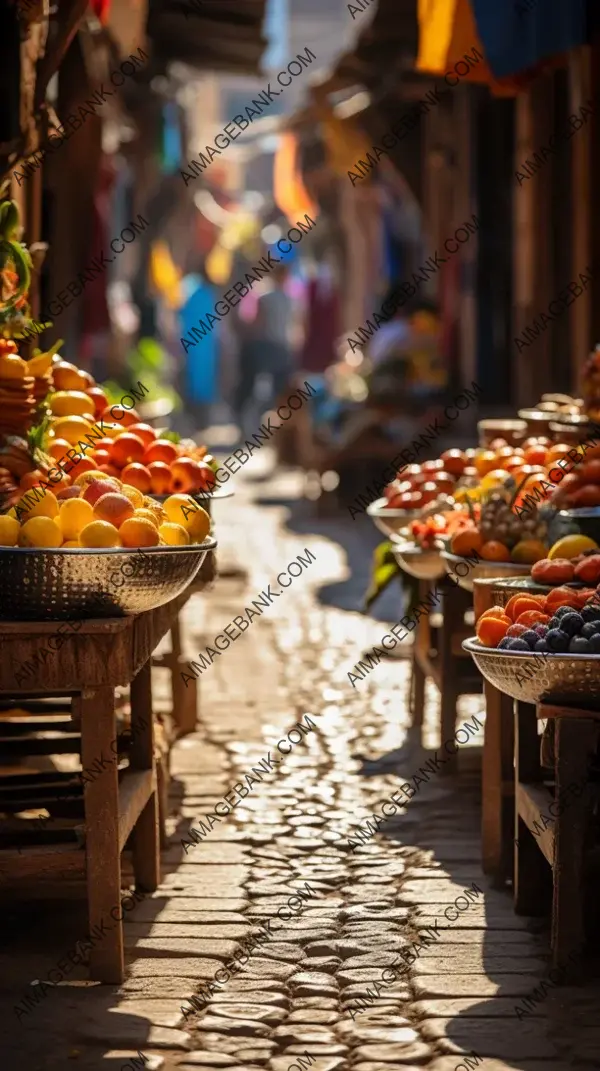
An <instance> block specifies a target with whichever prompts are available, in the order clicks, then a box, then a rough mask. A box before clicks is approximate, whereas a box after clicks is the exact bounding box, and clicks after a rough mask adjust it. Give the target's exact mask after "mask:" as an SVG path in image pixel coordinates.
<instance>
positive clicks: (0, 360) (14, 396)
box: [0, 339, 36, 435]
mask: <svg viewBox="0 0 600 1071" xmlns="http://www.w3.org/2000/svg"><path fill="white" fill-rule="evenodd" d="M27 372H28V366H27V361H24V360H23V358H22V357H19V356H18V354H17V347H16V345H15V343H14V342H9V341H7V340H6V339H0V435H26V434H27V432H28V431H29V429H30V428H31V426H32V424H33V423H34V420H35V411H36V400H35V394H34V387H35V380H34V377H33V376H30V375H27Z"/></svg>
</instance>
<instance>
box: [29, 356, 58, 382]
mask: <svg viewBox="0 0 600 1071" xmlns="http://www.w3.org/2000/svg"><path fill="white" fill-rule="evenodd" d="M51 367H52V354H51V353H38V355H37V356H36V357H32V358H31V360H30V361H28V362H27V374H28V375H30V376H38V377H41V376H43V375H45V374H46V372H49V371H50V369H51Z"/></svg>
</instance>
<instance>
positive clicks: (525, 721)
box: [514, 700, 551, 916]
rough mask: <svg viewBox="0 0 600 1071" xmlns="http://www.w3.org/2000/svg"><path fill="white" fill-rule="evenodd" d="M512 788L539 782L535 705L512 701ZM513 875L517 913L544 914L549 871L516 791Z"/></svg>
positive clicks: (546, 902) (546, 903)
mask: <svg viewBox="0 0 600 1071" xmlns="http://www.w3.org/2000/svg"><path fill="white" fill-rule="evenodd" d="M514 746H515V771H514V777H515V788H516V786H518V785H519V783H520V782H524V783H525V784H536V783H537V784H539V783H540V782H541V780H542V767H541V765H540V756H539V751H540V738H539V736H538V734H537V718H536V710H535V707H532V706H531V705H530V704H529V703H520V702H518V701H517V700H515V702H514ZM514 815H515V821H514V836H515V846H514V847H515V851H514V862H515V875H514V904H515V912H516V913H517V915H533V916H535V915H544V914H545V913H546V910H547V906H548V904H549V899H550V887H551V872H550V867H549V865H548V862H547V861H546V859H545V857H544V855H543V854H542V852H541V851H540V849H539V847H538V845H537V844H536V842H535V839H534V836H533V833H532V832H531V831H530V830H529V829H528V828H527V826H526V824H525V822H524V821H523V820H522V819H521V818H520V817H519V812H518V792H517V791H516V790H515V801H514Z"/></svg>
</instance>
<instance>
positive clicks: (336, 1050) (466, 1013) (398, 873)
mask: <svg viewBox="0 0 600 1071" xmlns="http://www.w3.org/2000/svg"><path fill="white" fill-rule="evenodd" d="M257 488H258V491H257ZM250 492H251V493H250ZM294 493H295V486H294V482H293V480H292V478H291V477H289V478H283V477H281V478H279V480H278V481H276V482H271V483H259V484H253V485H245V487H244V488H243V489H242V493H241V494H240V496H239V497H238V498H236V499H234V500H231V501H229V502H223V503H222V504H221V505H220V507H219V519H220V517H221V516H222V521H223V524H222V528H221V531H220V536H221V555H220V561H221V563H223V562H226V561H233V560H234V561H235V562H236V563H237V564H241V565H243V566H244V567H245V568H246V569H247V571H248V576H247V579H246V580H244V581H241V580H235V579H233V580H221V581H219V583H218V585H217V587H216V588H215V590H214V592H213V593H212V594H211V595H210V597H209V598H208V599H205V600H193V601H192V602H191V603H189V604H188V606H187V608H186V626H187V638H188V644H189V647H188V652H189V655H190V657H191V658H193V659H195V660H197V659H198V652H199V651H203V650H205V649H206V646H207V644H210V645H211V646H214V644H213V643H212V640H213V639H214V637H215V636H216V635H217V634H222V633H223V632H224V626H225V625H228V623H229V622H231V621H233V619H234V618H235V617H236V616H238V617H239V615H241V614H243V613H244V608H245V607H247V606H251V605H252V600H256V599H258V597H259V595H260V592H261V591H263V590H264V589H266V588H267V585H269V584H270V585H271V587H272V591H273V592H275V591H276V590H279V591H281V594H279V595H276V596H274V597H273V600H272V605H269V606H268V608H265V609H264V611H263V613H262V615H261V616H260V617H258V618H257V619H256V620H254V619H253V620H252V623H251V624H250V625H249V626H248V627H247V628H246V629H245V630H244V633H243V635H240V636H239V637H238V638H237V639H235V640H234V641H233V642H231V644H230V646H229V647H228V648H227V649H225V650H223V652H222V653H221V654H220V655H219V656H217V657H215V660H214V665H212V666H210V667H209V668H208V669H205V670H203V672H202V675H201V678H200V691H201V728H200V729H199V731H198V732H197V733H196V734H195V735H193V736H191V737H187V738H186V739H184V740H182V741H180V743H179V744H178V745H177V747H176V749H175V751H174V753H173V761H172V776H173V805H174V809H175V808H177V813H175V810H174V814H173V817H172V818H171V819H170V823H169V834H170V846H169V848H168V850H167V851H166V853H164V854H163V882H162V885H161V887H160V889H159V890H158V892H157V893H156V894H155V895H153V896H152V897H148V898H147V899H146V901H145V902H144V903H142V904H140V905H139V906H138V907H137V908H136V909H135V911H133V912H132V913H131V915H130V916H129V919H128V921H127V924H126V941H127V957H128V965H129V973H128V978H127V981H126V982H125V984H124V985H123V986H121V987H120V988H118V989H117V988H116V987H97V988H94V989H90V988H88V987H86V988H84V989H77V988H75V987H71V988H66V987H65V988H62V989H60V990H57V991H56V995H53V996H52V997H51V998H50V999H49V1000H47V1001H46V1002H45V1006H44V1007H40V1008H39V1009H37V1010H36V1011H35V1013H32V1016H31V1023H30V1024H25V1025H26V1029H22V1028H21V1027H17V1026H15V1019H14V1016H12V1017H11V1016H10V1015H9V1013H8V1012H6V1011H5V1012H4V1014H3V1017H2V1020H0V1029H1V1030H2V1032H3V1033H6V1030H7V1029H8V1030H9V1031H10V1041H9V1045H8V1051H9V1060H8V1064H5V1063H3V1062H2V1063H0V1067H2V1068H3V1071H4V1068H5V1067H6V1068H7V1071H13V1062H12V1060H13V1058H14V1057H15V1056H16V1055H17V1050H18V1051H19V1053H20V1055H21V1056H26V1057H27V1059H26V1060H25V1062H24V1063H23V1064H21V1062H20V1060H19V1062H18V1063H14V1068H15V1069H16V1067H18V1066H24V1067H26V1068H27V1069H28V1071H55V1069H56V1071H58V1069H60V1071H63V1069H64V1068H67V1067H71V1066H73V1067H80V1068H86V1069H88V1068H89V1069H92V1068H93V1069H98V1071H101V1069H106V1068H108V1069H109V1071H111V1069H113V1068H114V1071H117V1069H118V1071H121V1069H124V1068H131V1067H142V1066H145V1067H147V1068H149V1069H150V1071H152V1069H161V1071H174V1069H175V1068H177V1069H184V1071H190V1069H192V1068H202V1069H204V1071H210V1069H215V1071H220V1069H231V1071H288V1069H289V1068H291V1069H292V1071H295V1069H296V1068H298V1067H300V1068H306V1067H311V1068H312V1069H313V1071H411V1068H412V1069H414V1068H426V1069H427V1071H455V1069H456V1071H462V1069H464V1068H471V1067H479V1066H481V1067H482V1068H483V1069H484V1071H504V1069H505V1068H521V1069H523V1071H538V1069H539V1071H542V1068H543V1069H548V1071H566V1069H567V1068H575V1067H577V1068H578V1069H579V1071H591V1069H592V1068H598V1066H599V1065H600V1060H599V1057H598V1054H599V1052H600V1028H599V1027H598V1026H597V1025H596V1022H595V1020H597V1012H596V1010H595V1009H596V1008H597V1006H598V992H597V990H596V989H594V988H593V987H587V988H586V989H585V990H584V991H580V993H579V994H578V992H577V990H569V989H563V990H557V989H555V988H554V987H553V986H551V985H550V986H549V988H548V991H547V993H546V994H544V993H543V992H542V991H540V993H541V999H539V1000H537V999H535V1000H531V1001H530V1002H529V1008H528V1006H527V1005H525V1006H524V1007H525V1009H526V1011H527V1014H525V1015H520V1016H519V1015H517V1014H516V1011H515V1009H516V1008H517V1007H518V1006H521V1007H523V1005H522V1001H523V999H524V998H526V997H527V995H528V994H530V993H531V992H532V991H533V990H534V988H536V987H538V986H539V985H540V982H541V980H542V979H543V978H544V977H546V976H547V971H548V966H549V964H548V941H547V936H546V935H545V934H544V933H539V932H536V926H535V924H534V923H533V921H532V920H527V919H523V918H519V917H517V916H515V914H514V912H513V908H512V900H511V896H510V893H509V892H506V893H505V892H501V891H495V890H491V889H490V888H489V885H488V882H487V881H486V879H485V878H484V877H483V875H482V873H481V869H480V865H479V858H480V849H479V839H478V838H479V800H478V772H477V751H478V747H477V746H474V745H478V744H479V743H480V737H470V738H468V740H467V742H465V744H464V746H461V747H460V748H459V752H460V754H459V769H460V772H459V776H458V777H457V778H456V779H455V780H452V779H449V778H445V777H443V776H439V775H437V774H436V773H434V772H430V775H429V777H428V778H427V777H425V775H423V776H422V778H421V782H422V783H421V784H419V785H418V787H417V791H416V793H415V795H414V796H413V798H412V799H411V800H410V802H408V803H407V802H406V800H405V796H404V797H403V795H402V790H401V786H402V785H403V784H404V783H408V784H409V785H411V784H412V785H413V787H414V781H413V780H412V779H413V778H414V776H415V774H417V773H418V772H419V769H420V767H422V766H426V764H427V762H428V760H429V759H431V758H433V756H434V750H435V747H439V741H436V739H435V713H436V703H437V700H436V696H435V694H434V692H433V691H432V692H431V693H428V705H427V711H426V728H427V737H426V741H427V745H428V750H427V751H421V750H420V748H419V747H417V745H416V744H415V742H414V741H413V740H412V738H411V734H410V733H408V732H407V721H408V718H407V713H406V703H405V700H406V694H407V683H408V665H409V664H408V661H404V662H398V661H396V662H394V663H387V664H381V665H380V666H378V667H377V668H376V669H374V670H373V671H372V672H371V673H370V674H369V677H368V679H366V680H365V681H364V682H362V683H361V684H360V685H359V686H358V687H357V688H356V689H353V688H352V687H351V686H350V684H349V682H348V678H347V672H348V670H349V669H351V668H352V666H353V665H354V664H355V662H356V661H357V659H358V658H359V657H360V656H361V653H362V651H363V650H364V649H365V647H366V646H368V644H369V643H371V644H372V643H373V642H374V641H375V642H376V641H377V640H378V639H379V638H380V636H381V634H382V631H385V630H383V629H382V627H381V625H380V624H378V623H377V622H374V621H373V620H372V619H365V618H363V617H361V616H359V615H358V614H356V613H351V612H349V611H348V609H347V607H348V606H350V605H351V604H352V601H353V600H354V602H355V603H356V602H357V600H358V596H359V594H360V593H361V590H362V587H363V579H364V574H365V569H366V562H367V557H368V554H369V545H370V543H369V540H370V539H371V534H370V533H369V532H367V528H366V526H362V525H361V524H356V525H352V524H348V523H347V522H346V521H337V522H336V521H333V520H332V521H318V522H315V521H314V519H312V518H310V517H309V515H308V513H307V512H306V511H305V510H303V508H301V507H298V506H293V498H294ZM267 496H269V497H268V498H267ZM253 497H254V498H258V500H259V504H258V505H256V504H255V503H254V502H253ZM261 500H262V501H261ZM288 500H289V501H288ZM290 504H291V505H292V506H293V508H292V513H291V517H290V516H289V509H288V505H290ZM371 542H372V540H371ZM306 550H308V551H310V552H311V554H312V555H314V561H312V562H311V563H310V564H309V565H308V566H307V567H306V568H304V569H303V570H302V572H301V575H299V576H298V577H296V578H294V579H293V583H291V584H290V586H289V587H288V588H286V589H285V590H283V588H282V586H281V583H278V581H277V577H278V574H279V575H281V574H283V573H284V571H285V570H286V569H287V567H288V564H289V563H290V562H293V561H294V560H296V559H297V558H298V555H299V554H304V553H305V551H306ZM360 562H362V577H361V576H360V575H359V573H360V570H359V569H357V568H356V566H357V563H360ZM351 570H352V578H351V577H350V571H351ZM341 607H344V608H341ZM162 683H164V682H162ZM161 687H162V684H161ZM463 702H464V706H463V708H462V711H461V720H464V721H465V722H466V721H469V723H472V718H473V715H477V714H478V712H479V711H480V710H481V697H469V698H468V699H466V700H464V701H463ZM298 723H299V724H300V726H303V727H304V731H303V730H302V728H301V729H296V730H294V726H296V725H297V724H298ZM288 734H289V735H288ZM467 736H468V734H467ZM278 744H280V747H279V749H278ZM288 748H289V752H288V750H287V749H288ZM432 769H433V768H432ZM253 771H254V773H253ZM257 771H258V773H257ZM261 771H262V777H261V776H260V775H261ZM246 775H249V779H247V778H246ZM251 782H252V783H251ZM236 786H237V787H236ZM246 793H247V794H246ZM406 794H410V793H409V792H408V790H406ZM406 794H405V795H406ZM393 795H396V798H397V800H400V806H399V809H398V811H397V813H396V814H393V815H391V816H389V817H385V820H384V824H383V825H381V828H380V830H379V831H378V832H376V833H375V834H374V835H373V836H371V837H369V838H368V840H367V839H365V841H364V843H362V842H361V841H360V838H359V837H357V835H356V827H357V826H358V825H362V826H363V828H366V827H365V821H366V820H367V819H369V820H370V821H371V822H372V823H373V826H372V828H373V829H375V827H376V826H377V825H379V824H380V823H379V822H376V821H375V817H374V816H375V815H381V804H382V802H383V801H384V800H389V798H390V797H391V796H393ZM227 797H229V799H228V800H227ZM242 797H243V798H242ZM234 803H235V807H234V806H233V805H234ZM215 807H216V808H217V810H216V812H215V810H214V809H215ZM215 813H216V815H217V817H216V818H213V819H212V820H211V821H210V822H209V820H208V816H209V815H211V814H215ZM388 813H389V811H388ZM192 828H195V829H196V830H198V833H196V834H191V835H190V829H192ZM353 834H354V836H353ZM350 837H353V842H354V843H353V844H351V843H350V842H349V838H350ZM194 840H196V841H197V843H193V841H194ZM182 842H185V844H186V847H187V850H186V848H184V847H183V843H182ZM252 945H253V947H252V949H251V950H250V947H251V946H252ZM244 949H245V951H244ZM236 957H237V958H236ZM3 958H5V957H3ZM27 969H29V971H30V972H31V961H30V962H29V968H27V965H26V966H25V968H23V970H22V971H21V972H20V974H19V976H18V977H17V978H16V980H15V981H14V986H15V988H17V982H19V985H18V989H19V990H20V989H21V988H22V980H23V979H22V974H23V971H24V972H25V975H26V973H27ZM215 975H216V979H215ZM42 976H43V975H42ZM28 977H29V978H31V977H33V975H32V974H31V973H29V975H28ZM81 977H84V974H82V976H81ZM209 982H210V983H211V985H212V990H210V991H209V989H208V983H209ZM11 987H12V983H11ZM11 987H8V988H11ZM6 990H7V985H6V983H5V984H3V991H4V994H3V995H4V996H6ZM581 993H583V996H581ZM13 996H14V993H13ZM192 998H195V999H192ZM194 1004H195V1007H194ZM5 1006H6V1007H8V1005H5V1002H4V1001H3V1007H5ZM7 1036H8V1035H7ZM15 1039H16V1040H15ZM136 1053H138V1055H137V1056H136ZM140 1053H141V1054H142V1056H140V1055H139V1054H140ZM136 1060H137V1063H136V1062H135V1061H136ZM143 1060H144V1061H145V1063H143Z"/></svg>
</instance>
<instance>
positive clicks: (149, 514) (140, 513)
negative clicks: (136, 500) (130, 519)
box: [133, 506, 160, 528]
mask: <svg viewBox="0 0 600 1071" xmlns="http://www.w3.org/2000/svg"><path fill="white" fill-rule="evenodd" d="M133 516H134V517H143V518H144V519H145V520H147V521H152V524H153V525H154V527H155V528H158V527H159V525H160V519H159V517H158V516H157V514H156V513H155V512H154V510H152V509H146V507H145V506H142V507H141V508H140V509H136V511H135V513H134V515H133Z"/></svg>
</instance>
